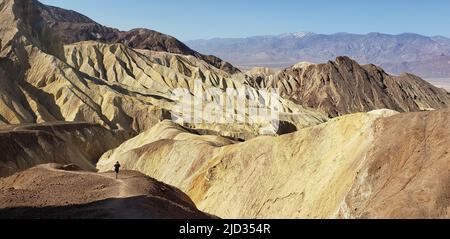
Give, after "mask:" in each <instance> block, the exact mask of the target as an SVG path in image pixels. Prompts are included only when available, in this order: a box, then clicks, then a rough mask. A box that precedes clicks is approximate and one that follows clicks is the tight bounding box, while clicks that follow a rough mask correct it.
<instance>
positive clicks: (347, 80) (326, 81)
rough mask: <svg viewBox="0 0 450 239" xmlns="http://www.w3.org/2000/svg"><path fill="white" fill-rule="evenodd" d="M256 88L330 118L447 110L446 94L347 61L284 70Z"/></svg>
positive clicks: (411, 77) (419, 82) (449, 103)
mask: <svg viewBox="0 0 450 239" xmlns="http://www.w3.org/2000/svg"><path fill="white" fill-rule="evenodd" d="M259 84H263V85H262V87H274V88H276V89H278V91H279V92H280V94H281V95H282V96H283V97H285V98H288V99H292V100H293V101H295V102H296V103H298V104H301V105H304V106H309V107H312V108H316V109H320V110H321V111H323V112H324V113H326V114H328V115H329V116H331V117H335V116H339V115H344V114H349V113H356V112H367V111H371V110H375V109H381V108H388V109H392V110H396V111H400V112H411V111H421V110H428V109H441V108H447V107H449V106H450V97H449V95H448V93H447V92H446V91H445V90H443V89H440V88H437V87H434V86H433V85H431V84H429V83H428V82H426V81H424V80H423V79H421V78H419V77H417V76H414V75H411V74H402V75H400V76H392V75H389V74H387V73H386V72H385V71H384V70H383V69H381V68H379V67H377V66H375V65H364V66H361V65H359V64H358V63H357V62H356V61H354V60H352V59H350V58H348V57H338V58H337V59H336V61H330V62H328V63H325V64H310V65H303V66H297V67H295V66H294V67H291V68H287V69H285V70H283V71H282V72H281V73H279V74H277V75H276V76H275V77H273V78H272V79H270V80H267V81H262V83H261V82H260V83H259Z"/></svg>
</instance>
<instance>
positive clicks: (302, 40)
mask: <svg viewBox="0 0 450 239" xmlns="http://www.w3.org/2000/svg"><path fill="white" fill-rule="evenodd" d="M186 44H187V45H188V46H189V47H191V48H193V49H195V50H197V51H199V52H202V53H205V54H213V55H217V56H218V57H221V58H223V59H224V60H227V61H230V62H231V63H233V64H235V65H237V66H240V67H242V68H250V67H254V66H264V67H276V68H284V67H288V66H290V65H292V64H295V63H297V62H300V61H310V62H315V63H321V62H327V61H329V60H333V59H335V58H336V57H338V56H349V57H351V58H353V59H355V60H357V61H358V62H360V63H363V64H364V63H373V64H377V65H380V66H382V67H383V68H385V69H386V70H387V71H388V72H391V73H394V74H399V73H402V72H410V73H414V74H418V75H420V76H422V77H450V39H448V38H445V37H442V36H434V37H427V36H422V35H418V34H412V33H405V34H400V35H389V34H382V33H369V34H366V35H358V34H349V33H336V34H331V35H324V34H314V33H309V32H299V33H288V34H282V35H276V36H255V37H248V38H214V39H210V40H193V41H187V42H186Z"/></svg>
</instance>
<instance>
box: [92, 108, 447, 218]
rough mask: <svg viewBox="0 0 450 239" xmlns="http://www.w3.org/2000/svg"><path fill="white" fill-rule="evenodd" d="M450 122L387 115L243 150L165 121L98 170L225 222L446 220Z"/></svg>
mask: <svg viewBox="0 0 450 239" xmlns="http://www.w3.org/2000/svg"><path fill="white" fill-rule="evenodd" d="M449 117H450V111H449V110H441V111H433V112H422V113H405V114H397V113H396V112H394V111H388V110H381V111H374V112H370V113H359V114H353V115H347V116H343V117H338V118H335V119H333V120H331V121H329V122H327V123H324V124H321V125H318V126H314V127H310V128H306V129H301V130H299V131H298V132H295V133H292V134H287V135H283V136H278V137H269V136H267V137H258V138H256V139H253V140H250V141H247V142H244V143H236V142H230V141H228V140H226V139H223V138H210V137H205V136H198V135H195V134H192V133H189V132H187V131H186V130H184V129H182V128H180V127H179V126H176V125H173V123H170V122H163V123H160V124H158V125H157V126H155V127H154V128H153V129H151V130H150V131H148V132H146V133H144V134H142V135H140V136H137V137H136V138H134V139H131V140H129V141H127V142H125V143H124V144H123V145H121V146H120V147H118V148H117V149H114V150H112V151H110V152H108V153H106V154H105V155H103V156H102V158H101V160H100V161H99V163H98V164H97V167H98V168H99V169H100V170H101V171H104V170H109V169H110V168H111V166H112V165H113V163H115V162H116V161H120V162H121V163H122V165H124V167H125V168H127V169H133V170H138V171H141V172H143V173H145V174H147V175H150V176H152V177H155V178H157V179H158V180H162V181H164V182H167V183H170V184H172V185H176V186H177V187H179V188H180V189H181V190H183V191H184V192H186V193H187V194H188V195H189V196H190V197H191V198H192V199H193V200H194V202H195V203H196V204H197V206H198V207H199V208H200V209H201V210H204V211H206V212H208V213H212V214H214V215H217V216H219V217H223V218H446V217H449V216H450V214H449V205H450V204H449V203H450V201H449V198H448V195H449V193H450V191H449V187H448V182H449V179H450V175H449V169H450V168H449V164H448V162H449V161H450V155H449V152H448V145H449V143H450V129H449V128H448V122H449Z"/></svg>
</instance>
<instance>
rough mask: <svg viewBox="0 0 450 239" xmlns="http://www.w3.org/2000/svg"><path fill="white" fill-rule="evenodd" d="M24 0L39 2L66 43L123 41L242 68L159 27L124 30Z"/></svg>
mask: <svg viewBox="0 0 450 239" xmlns="http://www.w3.org/2000/svg"><path fill="white" fill-rule="evenodd" d="M23 1H28V2H29V3H31V4H36V5H38V6H39V9H40V12H41V15H42V17H43V18H44V19H45V21H46V22H47V23H48V24H49V26H50V28H51V29H52V30H54V31H55V32H56V35H57V36H58V37H59V38H60V39H62V41H63V42H64V43H65V44H71V43H75V42H80V41H88V40H93V41H100V42H106V43H123V44H125V45H126V46H128V47H131V48H137V49H147V50H153V51H164V52H170V53H175V54H183V55H192V56H195V57H197V58H200V59H202V60H204V61H206V62H208V63H209V64H211V65H213V66H215V67H217V68H219V69H222V70H224V71H226V72H228V73H230V74H233V73H237V72H239V70H238V69H237V68H235V67H234V66H232V65H231V64H230V63H228V62H225V61H222V60H221V59H219V58H217V57H215V56H211V55H203V54H200V53H198V52H196V51H194V50H192V49H190V48H189V47H188V46H186V45H185V44H184V43H182V42H180V41H179V40H177V39H176V38H174V37H172V36H169V35H165V34H162V33H160V32H157V31H153V30H149V29H143V28H139V29H133V30H130V31H120V30H118V29H114V28H110V27H106V26H103V25H101V24H99V23H97V22H95V21H93V20H92V19H90V18H88V17H86V16H84V15H82V14H80V13H77V12H75V11H71V10H65V9H61V8H57V7H52V6H46V5H43V4H41V3H39V2H38V1H35V0H23Z"/></svg>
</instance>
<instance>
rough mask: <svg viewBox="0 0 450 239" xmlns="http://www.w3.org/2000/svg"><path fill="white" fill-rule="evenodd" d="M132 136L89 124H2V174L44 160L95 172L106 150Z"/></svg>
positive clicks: (0, 135)
mask: <svg viewBox="0 0 450 239" xmlns="http://www.w3.org/2000/svg"><path fill="white" fill-rule="evenodd" d="M133 136H134V134H133V133H132V132H126V131H110V130H107V129H105V128H103V127H101V126H99V125H95V124H89V123H46V124H38V125H36V124H27V125H21V126H17V125H11V126H0V142H1V144H0V152H2V153H1V155H0V177H5V176H9V175H11V174H14V173H16V172H20V171H23V170H26V169H28V168H31V167H34V166H36V165H39V164H45V163H60V164H75V165H77V166H78V167H80V168H82V169H84V170H91V171H92V170H95V165H96V163H97V161H98V158H99V157H100V156H101V155H102V154H103V153H104V152H106V151H108V150H110V149H113V148H115V147H117V146H119V145H120V144H121V143H122V142H124V141H125V140H127V139H130V138H131V137H133Z"/></svg>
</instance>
